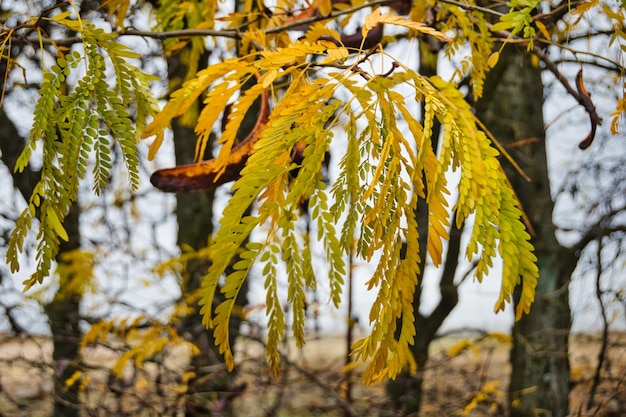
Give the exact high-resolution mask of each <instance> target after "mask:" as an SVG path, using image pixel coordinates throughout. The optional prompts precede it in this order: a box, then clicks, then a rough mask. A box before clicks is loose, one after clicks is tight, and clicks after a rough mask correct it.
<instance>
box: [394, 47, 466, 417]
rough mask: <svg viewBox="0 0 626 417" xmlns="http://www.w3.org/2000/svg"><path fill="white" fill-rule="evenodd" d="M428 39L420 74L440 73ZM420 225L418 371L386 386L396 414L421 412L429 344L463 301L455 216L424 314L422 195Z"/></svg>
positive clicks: (413, 348)
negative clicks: (435, 292)
mask: <svg viewBox="0 0 626 417" xmlns="http://www.w3.org/2000/svg"><path fill="white" fill-rule="evenodd" d="M431 46H432V45H431V44H430V43H428V42H425V41H424V42H420V65H419V73H420V74H422V75H424V76H432V75H436V74H437V58H438V52H439V51H438V50H433V49H430V48H431ZM440 130H441V126H440V124H439V123H438V122H435V125H434V126H433V134H432V143H433V148H434V149H435V151H436V150H437V146H438V142H439V132H440ZM416 213H417V224H418V227H419V247H420V250H421V253H420V258H421V263H420V271H421V273H420V276H419V277H418V286H417V288H416V290H415V298H414V300H413V309H414V311H415V331H416V337H415V344H414V345H413V346H411V352H412V353H413V357H414V358H415V362H416V363H417V368H418V369H417V373H416V374H414V375H411V374H410V373H409V372H403V373H402V374H400V375H399V376H398V377H397V378H396V379H395V380H390V381H388V382H387V385H386V392H387V397H388V398H389V399H390V400H391V401H392V402H393V408H394V409H395V412H394V414H393V415H397V413H400V414H401V415H418V414H419V410H420V408H421V406H422V397H423V376H424V370H425V369H426V366H427V364H428V359H429V352H428V350H429V347H430V344H431V343H432V342H433V340H434V339H435V337H436V336H437V332H438V331H439V329H440V328H441V325H442V324H443V322H444V320H445V319H446V317H448V316H449V315H450V313H451V312H452V310H453V309H454V307H456V305H457V304H458V302H459V292H458V284H456V283H455V281H454V278H455V276H456V272H457V266H458V258H459V253H460V246H461V230H459V229H457V228H456V226H455V221H454V219H453V220H452V222H451V224H452V227H451V229H450V241H449V243H448V251H447V254H446V258H445V262H444V264H443V270H442V272H441V281H440V282H439V293H440V294H441V299H440V300H439V303H438V304H437V306H436V307H435V309H434V310H433V311H432V312H431V313H430V314H428V315H425V314H422V313H420V307H421V302H422V290H423V284H424V282H423V281H424V280H423V278H424V269H425V267H426V256H427V254H426V247H427V242H428V207H427V205H426V200H424V199H422V198H420V199H419V200H418V203H417V209H416Z"/></svg>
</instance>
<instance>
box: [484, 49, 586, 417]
mask: <svg viewBox="0 0 626 417" xmlns="http://www.w3.org/2000/svg"><path fill="white" fill-rule="evenodd" d="M542 106H543V86H542V80H541V70H540V69H539V68H537V67H534V66H533V65H532V64H531V62H530V58H529V56H528V55H526V54H524V53H523V51H518V50H516V49H514V48H513V47H509V48H506V49H505V50H504V52H503V54H502V55H501V57H500V60H499V62H498V64H497V66H496V67H495V68H494V69H493V71H492V72H491V73H490V74H489V76H488V78H487V81H486V82H485V94H484V97H483V98H482V99H481V100H480V101H479V102H478V103H477V105H476V114H477V116H478V117H479V118H480V119H481V120H482V121H483V122H484V123H485V125H486V126H487V128H488V129H489V130H490V131H491V132H492V133H493V134H494V135H495V136H496V138H498V140H499V141H501V143H503V145H504V146H505V147H507V150H508V151H509V153H510V154H511V156H512V157H513V158H514V159H515V161H517V163H518V164H519V165H520V166H521V167H522V169H523V170H524V172H525V173H526V174H527V175H528V176H529V177H530V178H531V182H527V181H525V180H524V179H523V178H522V177H521V176H520V175H519V174H518V173H517V172H515V170H514V169H513V168H512V167H511V165H510V164H508V163H507V162H506V161H504V160H502V163H503V165H504V168H505V170H506V172H507V175H508V177H509V179H510V180H511V183H512V185H513V187H514V189H515V191H516V193H517V195H518V197H519V199H520V202H521V204H522V207H523V209H524V210H525V212H526V214H527V215H528V218H529V221H530V223H531V225H532V228H533V229H534V236H533V238H532V242H533V244H534V245H535V254H536V255H537V258H538V266H539V274H540V278H539V283H538V286H537V293H536V297H535V303H534V305H533V307H532V309H531V312H530V314H529V315H526V316H524V317H523V318H522V319H521V320H519V321H518V322H516V323H515V324H514V326H513V329H512V334H513V347H512V350H511V356H510V362H511V365H512V375H511V381H510V385H509V399H508V401H509V414H510V416H513V417H526V416H528V417H531V416H533V417H534V416H537V415H541V416H553V417H559V416H565V415H567V414H568V395H569V376H570V375H569V360H568V345H567V342H568V336H569V331H570V320H571V313H570V308H569V290H568V284H569V280H570V277H571V274H572V272H573V271H574V268H575V267H576V256H575V253H574V252H573V251H572V250H568V249H566V248H564V247H562V246H560V245H559V243H558V241H557V239H556V236H555V231H556V229H555V226H554V224H553V223H552V212H553V209H554V202H553V201H552V197H551V194H550V182H549V177H548V165H547V158H546V148H545V135H544V123H543V114H542ZM528 139H530V140H528ZM519 141H525V142H519ZM516 142H519V143H518V144H517V145H519V146H513V145H515V144H516Z"/></svg>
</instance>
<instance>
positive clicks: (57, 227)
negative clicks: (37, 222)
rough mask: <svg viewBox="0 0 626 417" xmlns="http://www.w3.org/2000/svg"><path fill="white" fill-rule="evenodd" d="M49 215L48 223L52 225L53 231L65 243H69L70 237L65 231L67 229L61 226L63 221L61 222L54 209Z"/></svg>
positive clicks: (48, 212)
mask: <svg viewBox="0 0 626 417" xmlns="http://www.w3.org/2000/svg"><path fill="white" fill-rule="evenodd" d="M47 214H48V222H49V223H50V226H51V227H52V230H54V232H55V233H56V234H57V235H58V236H59V237H60V238H61V239H63V240H64V241H66V242H67V241H68V240H69V237H68V236H67V232H66V231H65V229H64V228H63V225H62V224H61V221H60V220H59V217H58V216H57V214H56V212H55V211H54V209H52V208H49V209H48V210H47Z"/></svg>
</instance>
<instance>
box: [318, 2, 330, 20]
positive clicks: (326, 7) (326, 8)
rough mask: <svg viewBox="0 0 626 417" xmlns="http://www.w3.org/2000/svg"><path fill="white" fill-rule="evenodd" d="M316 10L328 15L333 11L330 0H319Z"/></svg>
mask: <svg viewBox="0 0 626 417" xmlns="http://www.w3.org/2000/svg"><path fill="white" fill-rule="evenodd" d="M317 10H318V11H319V12H320V14H321V15H322V16H328V15H329V14H330V13H331V12H332V11H333V3H332V1H331V0H320V1H319V4H318V5H317Z"/></svg>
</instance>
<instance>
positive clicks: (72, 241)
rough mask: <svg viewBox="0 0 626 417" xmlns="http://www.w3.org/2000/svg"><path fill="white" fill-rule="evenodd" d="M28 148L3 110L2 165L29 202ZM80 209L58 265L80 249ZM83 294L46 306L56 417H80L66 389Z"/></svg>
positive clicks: (34, 177) (33, 175)
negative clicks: (22, 159) (23, 165)
mask: <svg viewBox="0 0 626 417" xmlns="http://www.w3.org/2000/svg"><path fill="white" fill-rule="evenodd" d="M5 71H6V66H5V65H4V64H2V65H0V77H2V79H4V74H5ZM23 147H24V139H23V138H21V137H20V135H19V134H18V132H17V129H16V128H15V125H14V124H13V122H12V121H11V120H10V119H9V118H8V117H7V114H6V113H5V111H4V108H2V107H0V152H1V153H2V162H3V163H4V164H5V165H6V166H7V168H8V169H9V171H10V172H11V174H12V176H13V184H14V186H15V188H17V189H18V190H19V192H20V194H21V195H22V196H23V197H24V199H25V200H26V201H28V199H29V198H30V196H31V194H32V192H33V188H34V187H35V184H36V183H37V181H39V178H40V173H39V172H36V171H33V170H31V169H26V170H24V172H22V173H20V174H15V173H14V171H13V170H14V167H15V163H16V161H17V158H18V157H19V155H20V154H21V152H22V149H23ZM79 218H80V209H79V207H78V204H74V205H73V206H72V207H71V209H70V212H69V214H68V216H67V217H66V219H65V221H64V227H65V230H66V231H67V234H68V237H69V241H68V242H64V241H61V245H60V248H59V254H58V257H57V262H60V261H59V259H60V257H61V256H62V254H63V253H65V252H67V251H71V250H74V249H77V248H79V247H80V230H79ZM81 298H82V294H77V293H75V294H69V293H67V292H64V291H63V290H59V292H58V293H57V294H56V295H55V297H54V299H53V300H52V302H50V303H49V304H48V305H46V306H44V309H45V312H46V313H47V315H48V320H49V323H50V332H51V333H52V343H53V351H52V360H53V364H54V366H55V369H56V374H55V381H54V387H55V389H54V394H55V396H54V410H53V416H55V417H77V416H78V411H79V401H78V396H77V388H76V386H74V387H71V388H69V389H65V381H66V380H67V378H69V377H70V376H71V375H72V374H73V373H74V371H76V370H77V369H79V368H78V366H77V365H78V346H79V343H80V330H79V327H78V323H79V306H80V301H81Z"/></svg>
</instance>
